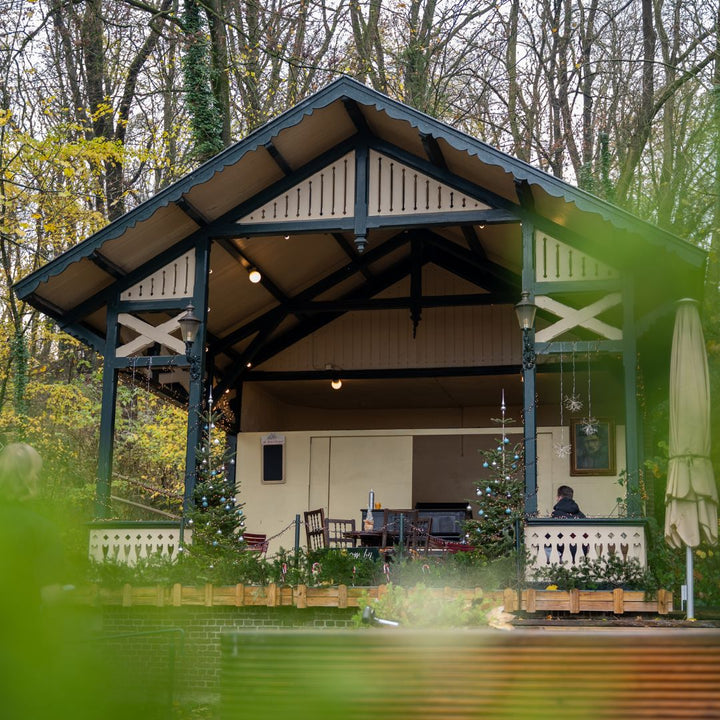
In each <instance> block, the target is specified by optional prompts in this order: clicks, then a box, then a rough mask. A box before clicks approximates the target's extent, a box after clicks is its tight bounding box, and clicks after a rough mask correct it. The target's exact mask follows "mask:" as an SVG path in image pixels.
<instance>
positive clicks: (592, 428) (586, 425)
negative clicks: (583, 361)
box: [582, 350, 598, 435]
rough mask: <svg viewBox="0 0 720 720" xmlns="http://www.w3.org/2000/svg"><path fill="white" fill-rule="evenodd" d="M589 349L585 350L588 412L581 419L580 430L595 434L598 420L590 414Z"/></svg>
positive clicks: (587, 433)
mask: <svg viewBox="0 0 720 720" xmlns="http://www.w3.org/2000/svg"><path fill="white" fill-rule="evenodd" d="M590 375H591V373H590V350H588V352H587V379H588V389H587V398H588V414H587V417H584V418H583V419H582V431H583V432H584V433H585V435H597V432H598V421H597V418H595V417H593V414H592V387H591V379H590Z"/></svg>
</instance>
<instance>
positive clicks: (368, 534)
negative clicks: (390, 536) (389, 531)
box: [343, 530, 383, 547]
mask: <svg viewBox="0 0 720 720" xmlns="http://www.w3.org/2000/svg"><path fill="white" fill-rule="evenodd" d="M343 537H346V538H352V539H353V540H359V541H360V547H380V545H381V544H382V538H383V531H382V530H348V531H347V532H344V533H343Z"/></svg>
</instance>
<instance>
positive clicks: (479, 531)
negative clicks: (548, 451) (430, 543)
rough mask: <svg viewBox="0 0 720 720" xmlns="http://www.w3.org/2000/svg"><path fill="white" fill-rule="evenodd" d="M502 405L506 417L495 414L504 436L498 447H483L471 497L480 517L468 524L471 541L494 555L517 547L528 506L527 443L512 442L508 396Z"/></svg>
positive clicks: (493, 556)
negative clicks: (518, 531) (519, 526)
mask: <svg viewBox="0 0 720 720" xmlns="http://www.w3.org/2000/svg"><path fill="white" fill-rule="evenodd" d="M501 407H502V417H501V418H493V422H494V423H497V424H498V425H500V426H501V436H500V437H499V438H497V439H496V441H495V447H493V448H492V449H490V450H481V451H480V455H481V457H482V468H483V473H482V477H481V478H480V479H479V480H476V481H475V482H474V483H473V485H474V487H475V495H476V496H475V498H473V499H472V500H471V501H470V503H471V504H472V505H474V506H475V513H474V516H475V518H476V519H473V520H468V522H467V523H466V524H465V530H466V534H467V539H468V541H469V542H470V543H471V544H473V545H475V546H477V547H478V549H479V550H480V551H481V552H482V553H483V554H484V555H485V556H486V557H488V558H490V559H494V558H498V557H503V556H505V555H508V554H509V553H511V552H512V551H513V550H514V548H515V528H516V521H517V520H518V519H520V518H522V517H523V514H524V510H525V480H524V474H525V473H524V467H525V466H524V462H523V445H522V443H515V444H512V443H511V442H510V438H508V436H507V434H506V432H505V427H506V426H507V425H509V424H511V423H512V422H513V421H512V420H510V419H507V418H506V417H505V398H504V396H503V402H502V406H501Z"/></svg>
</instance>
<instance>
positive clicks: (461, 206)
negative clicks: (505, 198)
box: [368, 151, 490, 215]
mask: <svg viewBox="0 0 720 720" xmlns="http://www.w3.org/2000/svg"><path fill="white" fill-rule="evenodd" d="M369 176H370V183H369V192H368V215H419V214H423V213H449V212H467V211H470V210H488V209H489V207H490V206H489V205H485V204H484V203H482V202H480V201H479V200H477V199H476V198H473V197H470V195H465V194H464V193H461V192H459V191H458V190H456V189H454V188H452V187H451V186H449V185H446V184H445V183H441V182H438V181H437V180H435V179H434V178H431V177H430V176H429V175H425V174H423V173H421V172H419V171H417V170H415V169H414V168H412V167H410V166H409V165H404V164H403V163H399V162H397V161H396V160H393V159H392V158H389V157H386V156H385V155H382V154H380V153H378V152H375V151H371V152H370V171H369Z"/></svg>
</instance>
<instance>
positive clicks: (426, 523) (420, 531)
mask: <svg viewBox="0 0 720 720" xmlns="http://www.w3.org/2000/svg"><path fill="white" fill-rule="evenodd" d="M432 523H433V519H432V518H431V517H419V518H418V519H417V520H415V521H414V522H413V523H412V524H411V525H410V527H409V528H408V529H407V530H406V531H405V547H406V548H407V549H408V550H410V551H411V552H416V553H420V554H422V555H427V553H428V547H429V545H430V533H431V532H432Z"/></svg>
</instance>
